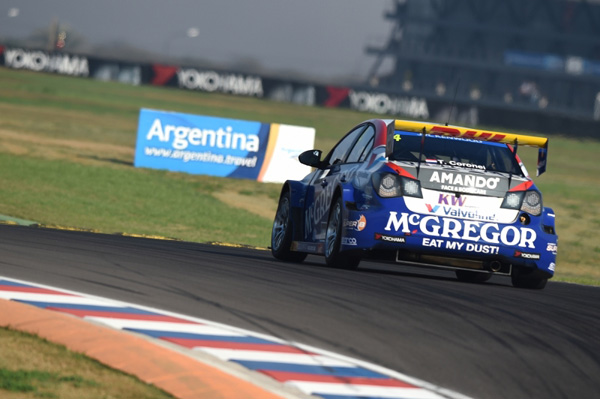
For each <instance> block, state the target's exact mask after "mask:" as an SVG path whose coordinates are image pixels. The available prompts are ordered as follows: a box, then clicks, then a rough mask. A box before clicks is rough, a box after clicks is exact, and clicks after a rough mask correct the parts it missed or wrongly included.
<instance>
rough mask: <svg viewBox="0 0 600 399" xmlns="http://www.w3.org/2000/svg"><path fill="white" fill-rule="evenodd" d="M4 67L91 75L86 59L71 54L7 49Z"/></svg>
mask: <svg viewBox="0 0 600 399" xmlns="http://www.w3.org/2000/svg"><path fill="white" fill-rule="evenodd" d="M4 65H5V66H7V67H9V68H14V69H29V70H32V71H37V72H53V73H59V74H62V75H71V76H84V77H87V76H89V74H90V68H89V64H88V59H87V58H86V57H82V56H77V55H69V54H48V53H46V52H43V51H30V50H23V49H6V51H5V52H4Z"/></svg>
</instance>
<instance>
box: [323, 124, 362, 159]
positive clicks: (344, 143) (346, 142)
mask: <svg viewBox="0 0 600 399" xmlns="http://www.w3.org/2000/svg"><path fill="white" fill-rule="evenodd" d="M363 130H365V126H364V125H363V126H359V127H358V128H356V129H354V130H353V131H351V132H350V133H348V134H347V135H346V137H344V138H343V139H342V140H341V141H340V142H339V143H338V144H337V145H336V146H335V147H334V148H333V149H332V150H331V152H330V153H329V155H328V156H327V158H326V161H327V164H328V165H329V166H331V165H335V164H339V163H344V162H346V156H347V155H348V153H349V152H350V149H351V148H352V145H353V144H354V142H355V141H356V139H357V138H358V136H359V135H360V134H361V133H362V132H363Z"/></svg>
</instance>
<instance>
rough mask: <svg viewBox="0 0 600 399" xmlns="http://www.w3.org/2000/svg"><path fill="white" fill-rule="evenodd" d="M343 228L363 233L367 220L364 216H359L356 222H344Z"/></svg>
mask: <svg viewBox="0 0 600 399" xmlns="http://www.w3.org/2000/svg"><path fill="white" fill-rule="evenodd" d="M344 226H345V227H346V228H348V229H351V230H356V231H363V230H364V229H365V227H367V218H366V217H365V215H360V217H359V218H358V220H346V221H344Z"/></svg>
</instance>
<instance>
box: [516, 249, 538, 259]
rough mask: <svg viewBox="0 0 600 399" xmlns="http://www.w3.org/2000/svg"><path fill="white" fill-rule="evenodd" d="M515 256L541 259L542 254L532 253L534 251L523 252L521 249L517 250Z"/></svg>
mask: <svg viewBox="0 0 600 399" xmlns="http://www.w3.org/2000/svg"><path fill="white" fill-rule="evenodd" d="M513 256H514V257H515V258H523V259H534V260H539V259H540V258H541V255H540V254H532V253H528V252H521V251H515V253H514V255H513Z"/></svg>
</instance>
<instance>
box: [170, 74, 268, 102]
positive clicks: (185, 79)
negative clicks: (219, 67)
mask: <svg viewBox="0 0 600 399" xmlns="http://www.w3.org/2000/svg"><path fill="white" fill-rule="evenodd" d="M177 78H178V80H179V87H184V88H186V89H190V90H202V91H208V92H220V93H232V94H237V95H242V96H254V97H262V96H263V86H262V80H261V78H259V77H256V76H243V75H236V74H220V73H217V72H215V71H199V70H197V69H180V70H179V71H177Z"/></svg>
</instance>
